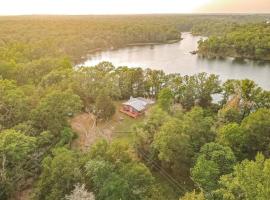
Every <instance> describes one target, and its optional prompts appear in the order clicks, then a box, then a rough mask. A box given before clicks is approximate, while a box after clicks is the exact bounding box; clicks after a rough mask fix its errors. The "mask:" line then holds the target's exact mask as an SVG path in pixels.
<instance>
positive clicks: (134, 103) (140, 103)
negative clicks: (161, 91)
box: [123, 97, 154, 111]
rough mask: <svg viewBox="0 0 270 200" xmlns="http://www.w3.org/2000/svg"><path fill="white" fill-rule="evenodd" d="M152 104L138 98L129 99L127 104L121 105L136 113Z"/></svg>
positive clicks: (149, 101)
mask: <svg viewBox="0 0 270 200" xmlns="http://www.w3.org/2000/svg"><path fill="white" fill-rule="evenodd" d="M153 103H154V101H151V100H148V99H145V98H142V97H138V98H133V97H130V99H129V100H128V101H127V102H125V103H123V105H126V106H131V107H132V108H134V109H136V110H137V111H143V110H144V109H146V107H147V105H150V104H153Z"/></svg>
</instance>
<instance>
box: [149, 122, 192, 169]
mask: <svg viewBox="0 0 270 200" xmlns="http://www.w3.org/2000/svg"><path fill="white" fill-rule="evenodd" d="M152 147H153V148H154V149H155V150H156V151H157V152H158V158H159V159H160V160H161V161H163V162H167V163H169V164H170V165H171V167H172V168H174V169H175V170H178V171H179V170H180V169H181V170H182V171H183V170H187V169H188V168H189V166H190V163H191V155H193V152H192V148H191V147H190V143H189V137H188V136H187V135H186V134H185V133H184V131H183V128H182V124H181V122H180V120H176V119H171V120H169V121H167V122H165V123H164V124H163V125H162V127H161V128H160V130H159V131H158V132H157V133H156V134H155V135H154V141H153V143H152Z"/></svg>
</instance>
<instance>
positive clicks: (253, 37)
mask: <svg viewBox="0 0 270 200" xmlns="http://www.w3.org/2000/svg"><path fill="white" fill-rule="evenodd" d="M224 29H227V30H224V33H223V34H222V35H220V36H211V37H210V38H209V39H207V40H205V41H200V42H199V54H201V55H202V56H206V57H235V58H248V59H256V60H266V61H269V60H270V34H269V33H270V24H267V23H258V24H245V25H231V26H227V28H224Z"/></svg>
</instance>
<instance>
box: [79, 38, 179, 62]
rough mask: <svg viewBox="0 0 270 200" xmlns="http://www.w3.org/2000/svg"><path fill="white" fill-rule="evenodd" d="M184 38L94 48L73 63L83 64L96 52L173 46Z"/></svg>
mask: <svg viewBox="0 0 270 200" xmlns="http://www.w3.org/2000/svg"><path fill="white" fill-rule="evenodd" d="M183 39H184V38H179V39H175V40H167V41H164V42H141V43H130V44H126V45H123V46H119V47H110V48H108V47H107V48H96V49H92V50H89V51H87V54H86V56H82V57H81V59H80V60H78V61H75V63H74V64H75V66H77V65H79V64H80V63H83V62H85V61H86V60H88V58H89V57H90V56H91V55H92V54H95V53H98V52H102V51H114V50H117V49H121V48H126V47H136V46H154V45H163V44H174V43H177V42H180V41H182V40H183Z"/></svg>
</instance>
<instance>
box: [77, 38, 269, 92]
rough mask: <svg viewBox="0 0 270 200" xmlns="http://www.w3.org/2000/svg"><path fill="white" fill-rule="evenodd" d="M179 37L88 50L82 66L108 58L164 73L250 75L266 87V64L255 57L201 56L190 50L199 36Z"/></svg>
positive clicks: (267, 82)
mask: <svg viewBox="0 0 270 200" xmlns="http://www.w3.org/2000/svg"><path fill="white" fill-rule="evenodd" d="M182 38H183V40H181V41H179V42H177V43H173V44H160V45H147V46H131V47H126V48H121V49H117V50H108V51H103V52H97V53H94V54H92V55H91V56H90V57H89V58H88V60H87V61H86V62H85V63H83V64H82V65H83V66H93V65H96V64H98V63H99V62H102V61H109V62H111V63H113V65H115V66H129V67H142V68H152V69H161V70H163V71H164V72H165V73H180V74H181V75H193V74H196V73H199V72H207V73H212V74H217V75H219V76H220V78H221V80H222V81H225V80H227V79H246V78H248V79H251V80H254V81H255V82H256V83H257V84H258V85H259V86H261V87H263V88H264V89H267V90H270V64H269V63H263V64H262V63H259V62H256V61H241V62H239V61H235V60H234V59H232V58H227V59H222V60H220V59H211V60H210V59H205V58H199V57H198V56H197V55H192V54H190V52H191V51H194V50H196V49H197V46H198V44H197V42H198V41H199V40H200V39H201V38H202V37H200V36H192V35H191V34H190V33H182Z"/></svg>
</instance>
